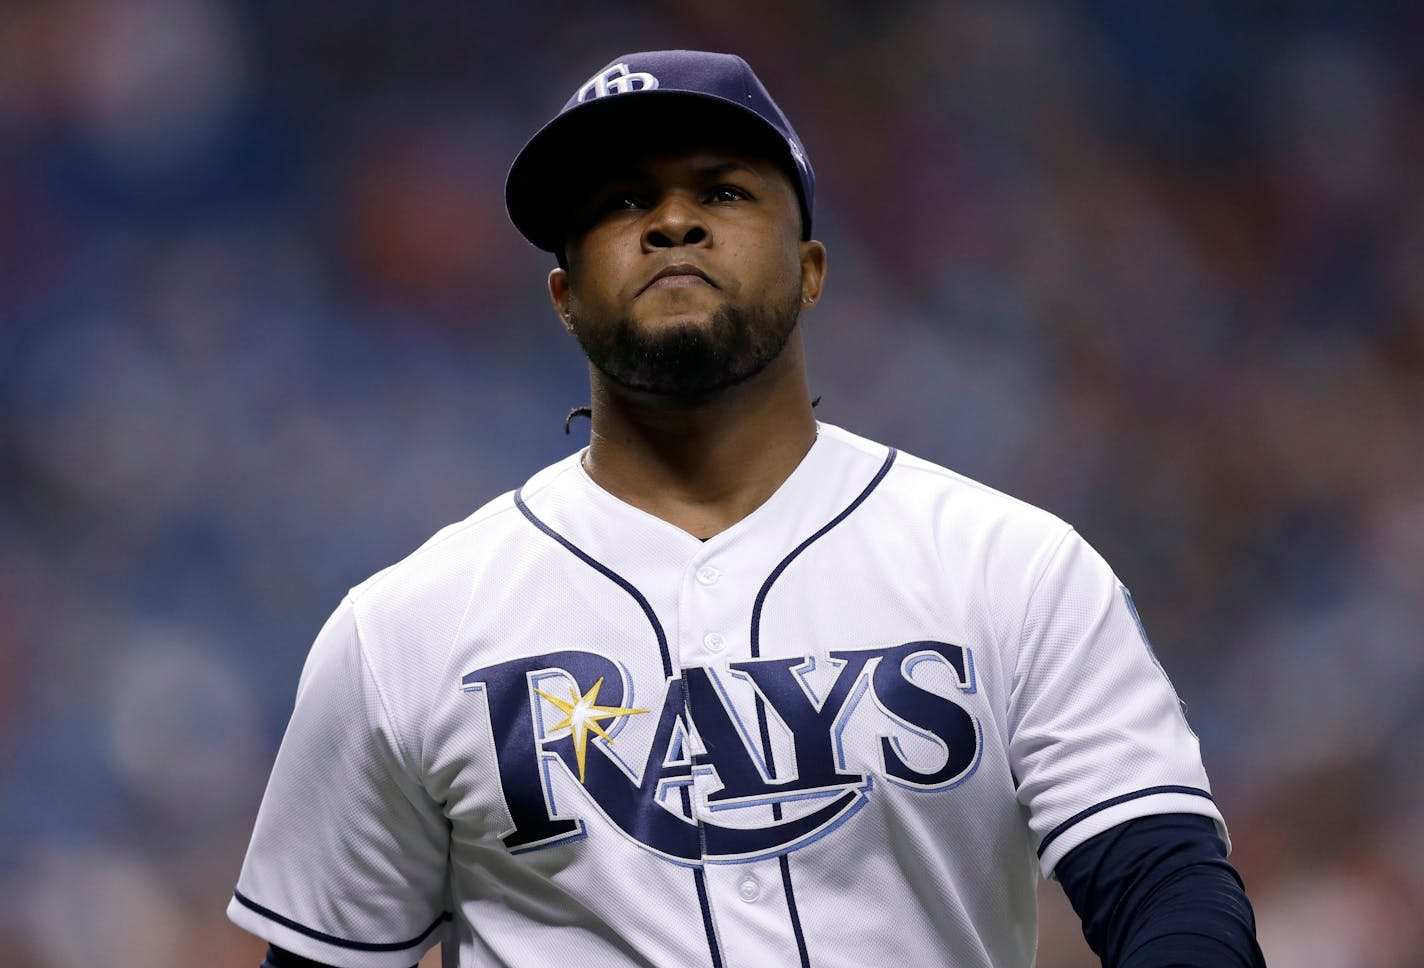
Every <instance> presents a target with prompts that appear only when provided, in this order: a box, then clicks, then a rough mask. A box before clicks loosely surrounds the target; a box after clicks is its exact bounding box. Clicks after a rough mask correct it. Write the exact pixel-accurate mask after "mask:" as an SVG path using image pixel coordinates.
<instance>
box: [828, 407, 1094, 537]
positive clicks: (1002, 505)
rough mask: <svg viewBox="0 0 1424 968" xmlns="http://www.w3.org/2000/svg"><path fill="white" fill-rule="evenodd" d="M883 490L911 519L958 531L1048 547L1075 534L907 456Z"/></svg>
mask: <svg viewBox="0 0 1424 968" xmlns="http://www.w3.org/2000/svg"><path fill="white" fill-rule="evenodd" d="M822 433H824V434H826V435H827V436H828V437H829V439H832V440H834V441H836V442H837V443H838V444H839V445H841V446H842V447H844V448H847V449H849V450H851V451H859V452H862V453H866V454H872V453H876V452H878V453H880V454H881V455H883V454H885V452H886V446H885V445H883V444H877V443H875V442H874V441H872V440H869V439H867V438H865V437H861V436H858V435H856V434H853V433H851V432H849V431H846V430H843V429H841V428H839V427H833V426H830V425H827V424H823V425H822ZM882 486H883V488H884V490H885V491H886V497H889V498H890V499H891V501H892V502H895V504H896V505H897V506H899V507H901V508H903V509H904V510H905V511H906V512H907V513H910V514H914V515H917V516H923V515H926V514H928V515H930V516H931V517H932V518H933V520H934V521H936V522H938V523H939V524H941V525H944V526H949V527H954V528H956V529H965V528H968V529H972V530H979V529H1004V528H1006V527H1007V528H1009V529H1010V530H1012V531H1014V532H1016V533H1021V534H1023V535H1024V536H1026V537H1027V536H1037V537H1038V538H1040V539H1041V540H1045V541H1057V540H1058V539H1060V538H1061V537H1062V536H1063V535H1064V534H1065V533H1067V532H1068V531H1070V530H1072V529H1071V527H1070V526H1069V525H1068V524H1067V523H1066V522H1065V521H1063V520H1062V519H1061V518H1059V517H1058V516H1057V515H1056V514H1054V513H1053V512H1051V511H1047V510H1045V509H1043V508H1041V507H1038V506H1037V505H1034V504H1031V503H1029V502H1028V501H1025V500H1023V499H1021V498H1018V497H1015V496H1013V495H1011V494H1006V493H1005V492H1003V491H1000V490H998V489H996V488H994V487H991V486H990V485H988V484H984V483H982V482H980V481H977V480H975V479H974V478H972V477H968V476H966V475H965V474H962V473H960V472H958V471H955V470H952V469H950V468H948V467H945V466H943V465H941V464H937V463H935V462H933V461H930V460H926V459H925V458H923V457H918V456H916V455H914V454H910V453H907V452H905V451H903V450H897V451H896V454H895V460H894V463H893V464H892V465H891V467H890V468H889V472H888V473H887V474H886V477H885V481H884V484H883V485H882Z"/></svg>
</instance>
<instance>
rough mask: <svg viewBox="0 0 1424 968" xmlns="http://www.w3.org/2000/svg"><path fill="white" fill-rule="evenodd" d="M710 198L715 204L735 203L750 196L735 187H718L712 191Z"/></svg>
mask: <svg viewBox="0 0 1424 968" xmlns="http://www.w3.org/2000/svg"><path fill="white" fill-rule="evenodd" d="M711 198H712V200H713V201H715V202H737V201H742V200H743V199H747V198H751V196H750V195H748V194H747V193H746V192H745V191H743V190H742V189H740V188H738V187H737V186H736V185H718V186H717V187H716V188H714V189H712V192H711Z"/></svg>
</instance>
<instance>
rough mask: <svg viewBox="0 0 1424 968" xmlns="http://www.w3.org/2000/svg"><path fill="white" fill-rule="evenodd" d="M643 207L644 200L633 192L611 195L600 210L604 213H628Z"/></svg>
mask: <svg viewBox="0 0 1424 968" xmlns="http://www.w3.org/2000/svg"><path fill="white" fill-rule="evenodd" d="M642 207H643V200H642V199H641V198H639V197H638V196H637V195H635V194H633V193H632V192H619V193H618V194H615V195H609V196H608V198H607V199H605V200H604V202H603V204H602V205H601V206H599V208H600V210H601V211H604V212H627V211H631V210H633V209H638V208H642Z"/></svg>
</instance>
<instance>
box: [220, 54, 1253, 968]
mask: <svg viewBox="0 0 1424 968" xmlns="http://www.w3.org/2000/svg"><path fill="white" fill-rule="evenodd" d="M814 194H815V180H814V177H813V174H812V169H811V163H810V161H809V159H808V158H807V155H806V151H805V149H804V148H803V147H802V145H801V142H800V140H799V139H798V138H797V136H796V133H795V132H794V131H793V130H792V127H791V124H790V123H789V122H788V121H787V119H786V117H785V115H784V114H783V113H782V112H781V110H780V109H779V108H778V107H777V106H776V104H775V103H774V102H773V101H772V99H771V97H770V96H769V94H768V93H767V91H766V90H765V88H764V87H763V86H762V84H761V83H760V81H759V80H758V79H757V78H756V76H755V75H754V74H753V73H752V71H751V69H750V68H749V67H748V66H747V64H746V63H745V62H744V61H742V60H741V59H740V58H737V57H733V56H729V55H725V54H711V53H702V52H694V51H660V52H653V53H639V54H630V55H628V56H625V57H620V58H618V59H616V60H615V61H613V62H612V63H610V64H608V65H607V66H606V67H603V68H602V69H600V70H599V71H597V72H596V73H594V74H593V75H592V76H591V77H590V78H589V79H588V81H587V82H586V83H584V84H582V85H580V86H579V88H578V89H577V90H576V91H575V92H574V94H573V96H572V97H571V98H570V99H569V101H568V103H567V104H565V105H564V107H563V109H562V110H560V111H559V113H558V114H557V116H556V117H555V118H554V119H553V120H552V121H551V122H549V123H548V124H547V125H545V126H544V127H543V129H542V130H540V131H539V132H538V133H537V134H536V135H535V136H534V138H533V139H532V140H531V141H530V142H529V143H528V144H527V145H526V146H525V148H524V149H523V150H522V151H521V152H520V154H519V156H518V157H517V158H516V160H515V162H514V165H513V167H512V169H511V170H510V173H509V179H508V183H507V186H506V197H507V201H508V207H509V212H510V216H511V218H512V220H513V222H514V224H515V226H516V227H517V228H518V229H519V231H520V232H521V233H523V235H524V236H525V237H526V238H527V239H529V240H530V241H531V242H532V243H534V244H535V245H536V246H538V247H539V248H541V249H544V250H546V251H549V252H552V253H554V255H555V256H556V258H557V262H558V266H557V268H555V269H553V270H552V271H551V273H550V275H549V292H550V295H551V297H552V301H553V304H554V308H555V310H556V311H557V312H558V314H559V317H560V319H561V320H562V321H563V324H564V326H565V327H566V328H567V329H568V331H569V332H570V333H571V334H573V336H574V337H576V338H577V339H578V340H579V342H580V344H581V345H582V346H583V348H584V350H585V351H586V353H587V355H588V358H589V362H590V367H589V374H590V380H591V390H592V406H591V418H592V435H591V441H590V444H589V446H588V447H587V448H585V449H584V450H582V451H580V452H579V453H576V454H573V455H571V456H569V457H568V458H567V459H565V460H562V461H560V462H559V463H557V464H555V465H553V466H552V467H548V468H546V469H544V470H543V471H540V472H539V473H538V474H536V475H534V477H533V478H531V479H530V480H528V481H527V482H525V483H524V484H523V485H522V486H521V487H519V488H518V489H517V490H514V491H512V492H510V493H508V494H505V495H503V496H502V497H499V498H497V499H496V500H494V501H492V502H490V503H489V504H487V505H485V506H484V507H483V508H481V509H480V510H478V511H476V512H475V513H474V514H473V515H471V516H470V517H469V518H467V519H466V520H464V521H462V522H460V523H459V524H455V525H452V526H450V527H448V528H446V529H445V530H443V531H441V532H440V533H438V534H437V535H436V536H435V537H433V538H432V539H431V540H430V541H428V542H427V543H426V544H425V545H424V546H423V547H421V548H420V549H419V550H417V551H416V552H415V553H414V554H412V555H411V556H410V557H409V558H407V559H405V560H404V561H402V562H400V563H399V564H396V565H394V566H392V567H390V568H388V569H386V570H385V571H382V572H380V573H379V574H377V575H375V576H374V577H372V578H370V579H369V580H367V581H365V582H363V583H362V584H361V585H359V586H357V587H356V588H354V589H352V591H351V592H350V594H349V595H348V596H347V597H346V598H345V600H344V601H343V602H342V603H341V604H340V606H339V607H338V608H337V609H336V612H335V613H334V614H333V615H332V616H331V619H330V620H329V621H328V622H327V624H326V626H325V627H324V628H323V629H322V630H321V633H320V634H319V636H318V637H317V640H316V643H315V645H314V646H313V648H312V651H311V655H310V657H309V659H308V661H307V664H306V667H305V669H304V671H303V673H302V678H301V683H300V686H299V687H298V691H297V699H296V706H295V709H294V711H293V713H292V718H291V723H290V725H289V727H288V730H287V734H286V737H285V739H284V740H283V743H282V746H281V750H280V752H279V753H278V755H277V761H276V764H275V766H274V768H273V771H272V777H271V781H270V783H269V785H268V788H267V792H266V796H265V799H264V800H263V803H262V807H261V811H260V813H259V814H258V817H257V822H256V829H255V831H254V833H253V837H252V843H251V846H250V848H249V851H248V854H247V859H246V862H245V863H244V865H243V868H242V873H241V876H240V878H239V880H238V885H237V889H236V891H235V893H234V896H233V900H232V902H231V904H230V906H229V908H228V913H229V916H230V917H231V918H232V919H233V920H234V921H235V922H237V923H238V924H239V925H241V926H242V927H244V928H247V929H249V930H251V931H253V932H255V933H257V934H259V935H261V936H262V937H264V938H265V939H267V940H268V941H269V942H270V943H271V946H272V947H271V948H270V949H269V954H268V958H267V961H266V964H267V965H268V966H271V968H282V966H290V965H309V964H325V965H350V966H369V968H405V966H409V965H412V964H414V963H415V962H416V961H418V960H419V958H420V957H421V955H422V954H423V953H424V952H425V951H427V950H428V949H430V948H431V947H433V946H434V945H435V944H437V943H440V944H441V945H442V951H443V959H444V964H445V965H446V966H455V965H459V966H475V965H510V966H556V968H564V966H572V965H593V966H612V965H670V966H695V965H705V966H714V968H724V966H725V968H732V966H766V965H778V966H779V965H801V966H815V968H836V966H865V965H902V964H903V965H954V966H959V968H969V966H984V968H989V966H994V968H1013V966H1025V965H1031V964H1032V963H1033V962H1034V957H1035V945H1036V937H1037V923H1036V911H1035V900H1034V898H1035V883H1036V878H1037V877H1038V875H1039V874H1040V873H1041V874H1043V875H1046V876H1049V877H1055V878H1056V879H1057V880H1058V881H1059V882H1061V884H1062V885H1063V887H1064V889H1065V890H1066V891H1067V893H1068V896H1069V898H1070V899H1071V900H1072V902H1073V905H1074V907H1075V908H1076V910H1077V911H1078V912H1079V914H1080V915H1081V916H1082V919H1083V925H1084V932H1085V935H1086V937H1087V938H1088V941H1089V943H1090V944H1091V945H1092V946H1093V948H1094V949H1095V950H1096V951H1097V952H1098V953H1099V954H1100V956H1101V957H1102V959H1103V962H1104V963H1105V964H1109V965H1123V966H1127V965H1131V966H1147V965H1168V964H1171V965H1211V966H1224V965H1225V966H1229V965H1260V964H1262V963H1263V962H1262V960H1261V955H1260V952H1259V949H1258V948H1257V946H1256V942H1255V939H1254V923H1253V917H1252V913H1251V908H1250V905H1249V903H1248V902H1247V900H1246V898H1245V895H1244V893H1243V891H1242V888H1241V884H1240V881H1239V880H1238V879H1237V877H1236V875H1235V872H1234V871H1233V870H1232V869H1231V867H1230V866H1229V865H1228V864H1227V862H1226V859H1225V858H1226V851H1227V840H1226V828H1225V825H1224V823H1223V821H1222V817H1221V814H1220V812H1219V811H1218V809H1217V806H1216V804H1215V802H1214V801H1213V800H1212V796H1211V792H1210V787H1209V785H1208V783H1207V777H1206V773H1205V772H1204V770H1203V768H1202V764H1201V760H1200V756H1199V753H1198V748H1197V741H1196V738H1195V736H1194V735H1193V734H1192V732H1191V730H1190V729H1189V728H1188V726H1187V723H1186V721H1185V719H1184V718H1183V715H1182V710H1181V707H1180V705H1179V703H1178V701H1177V697H1176V695H1175V693H1174V692H1173V690H1172V686H1171V685H1170V683H1169V682H1168V680H1167V678H1166V676H1165V674H1164V673H1163V671H1162V668H1161V667H1160V666H1159V665H1158V664H1157V662H1156V661H1155V660H1154V658H1153V655H1152V653H1151V650H1150V647H1149V646H1148V643H1147V639H1146V636H1145V634H1144V633H1143V630H1142V626H1141V623H1140V622H1139V620H1138V617H1137V613H1136V611H1135V609H1134V607H1133V604H1132V599H1131V598H1130V596H1129V595H1128V593H1127V590H1126V589H1125V588H1124V587H1123V586H1122V585H1121V584H1120V583H1119V582H1118V580H1117V578H1116V577H1114V575H1113V572H1112V571H1111V570H1110V569H1109V567H1108V565H1107V564H1106V563H1105V562H1104V561H1103V560H1102V558H1100V557H1099V556H1098V555H1097V554H1096V553H1094V551H1093V550H1092V549H1091V548H1090V547H1089V546H1088V545H1087V544H1086V543H1084V541H1083V540H1082V539H1081V538H1080V537H1079V536H1078V535H1077V534H1076V533H1075V532H1074V531H1073V529H1072V528H1070V527H1069V526H1067V525H1066V524H1064V523H1063V522H1061V521H1059V520H1058V519H1056V518H1055V517H1053V516H1052V515H1050V514H1048V513H1046V512H1044V511H1040V510H1038V509H1036V508H1033V507H1030V506H1028V505H1026V504H1023V503H1021V502H1019V501H1016V500H1014V499H1012V498H1009V497H1006V496H1005V495H1003V494H1000V493H997V492H995V491H993V490H991V489H989V488H987V487H984V486H982V485H980V484H977V483H975V482H973V481H971V480H967V479H965V478H964V477H961V476H959V475H957V474H955V473H953V472H951V471H948V470H945V469H944V468H941V467H937V466H935V465H934V464H931V463H929V462H927V461H924V460H920V459H919V458H916V457H913V456H910V455H909V454H905V453H901V452H899V451H897V450H896V449H895V448H893V447H888V446H885V445H883V444H879V443H875V442H873V441H870V440H866V439H863V438H861V437H858V436H856V435H855V434H853V433H850V432H847V431H845V430H841V429H839V428H837V427H833V426H830V425H829V424H825V423H818V422H817V421H816V419H815V418H814V416H813V415H812V403H811V400H810V396H809V394H808V391H807V381H806V372H805V364H804V358H803V351H802V342H801V331H800V327H799V324H798V320H799V317H800V314H801V313H802V312H803V311H804V310H806V309H809V308H811V307H813V306H814V305H815V304H816V303H817V302H818V301H819V300H820V299H821V296H822V291H823V284H824V281H825V272H826V252H825V249H824V247H823V246H822V245H821V244H820V243H819V242H816V241H814V240H813V239H812V236H811V226H812V215H813V202H814Z"/></svg>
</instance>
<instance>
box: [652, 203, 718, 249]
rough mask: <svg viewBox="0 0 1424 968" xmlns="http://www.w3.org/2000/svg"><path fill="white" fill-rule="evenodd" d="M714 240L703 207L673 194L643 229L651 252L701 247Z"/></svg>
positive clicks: (655, 209) (656, 210)
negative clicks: (653, 250)
mask: <svg viewBox="0 0 1424 968" xmlns="http://www.w3.org/2000/svg"><path fill="white" fill-rule="evenodd" d="M710 238H711V233H710V231H709V229H708V225H707V220H706V219H705V218H704V217H703V213H702V207H701V206H700V205H698V204H697V203H696V201H695V200H693V199H692V198H689V197H687V196H685V195H681V194H678V193H672V194H669V195H667V196H665V197H664V198H663V199H662V200H661V201H660V202H659V203H658V205H657V207H656V208H654V209H653V211H652V213H651V214H650V215H649V217H648V221H647V225H646V226H645V227H644V229H643V245H644V247H646V248H649V249H668V248H675V247H677V246H680V245H699V244H703V243H705V242H706V241H707V240H708V239H710Z"/></svg>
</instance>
